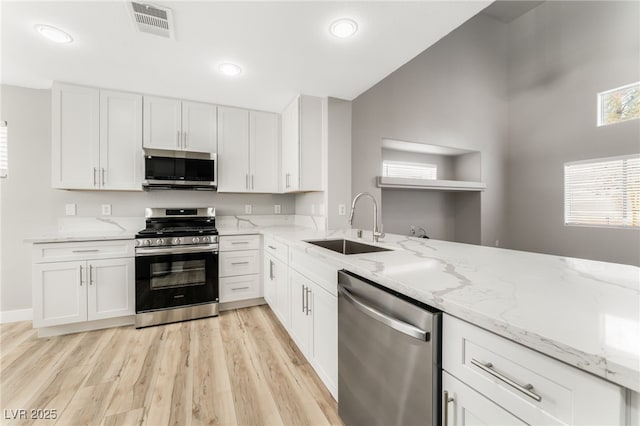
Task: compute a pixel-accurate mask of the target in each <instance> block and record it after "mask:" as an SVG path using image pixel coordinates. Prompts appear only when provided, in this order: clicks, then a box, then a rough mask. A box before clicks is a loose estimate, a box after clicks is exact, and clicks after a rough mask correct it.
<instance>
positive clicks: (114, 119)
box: [52, 83, 143, 190]
mask: <svg viewBox="0 0 640 426" xmlns="http://www.w3.org/2000/svg"><path fill="white" fill-rule="evenodd" d="M52 99H53V123H52V128H53V154H52V159H53V162H52V170H53V187H54V188H62V189H115V190H142V186H141V183H142V174H143V171H142V169H143V152H142V125H141V123H142V96H141V95H136V94H131V93H122V92H114V91H110V90H100V89H95V88H90V87H81V86H73V85H70V84H59V83H56V84H55V85H54V87H53V96H52Z"/></svg>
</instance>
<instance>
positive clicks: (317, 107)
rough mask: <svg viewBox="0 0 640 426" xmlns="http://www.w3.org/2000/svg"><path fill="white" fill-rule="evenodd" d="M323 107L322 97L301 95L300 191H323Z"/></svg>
mask: <svg viewBox="0 0 640 426" xmlns="http://www.w3.org/2000/svg"><path fill="white" fill-rule="evenodd" d="M323 109H324V108H323V100H322V98H318V97H315V96H307V95H301V96H300V117H299V119H300V123H299V126H300V148H299V149H300V154H299V161H300V165H299V167H298V170H299V173H300V176H299V185H300V186H299V188H298V189H299V190H300V191H322V186H323V185H322V169H323V162H324V158H323V152H322V151H323V149H322V146H323V137H324V135H323V132H324V130H323V129H324V119H323V115H324V111H323Z"/></svg>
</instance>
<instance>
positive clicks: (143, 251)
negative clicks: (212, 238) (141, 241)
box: [136, 244, 218, 256]
mask: <svg viewBox="0 0 640 426" xmlns="http://www.w3.org/2000/svg"><path fill="white" fill-rule="evenodd" d="M203 252H214V253H217V252H218V245H217V244H207V245H206V246H184V247H162V248H155V247H139V248H137V249H136V256H155V255H159V254H167V255H171V254H183V253H203Z"/></svg>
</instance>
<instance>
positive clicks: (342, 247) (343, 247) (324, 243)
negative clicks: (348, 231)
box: [305, 239, 391, 254]
mask: <svg viewBox="0 0 640 426" xmlns="http://www.w3.org/2000/svg"><path fill="white" fill-rule="evenodd" d="M305 242H307V243H309V244H313V245H315V246H318V247H322V248H326V249H329V250H333V251H335V252H336V253H340V254H362V253H373V252H376V251H391V250H390V249H387V248H384V247H378V246H372V245H370V244H364V243H358V242H356V241H351V240H344V239H340V240H308V241H305Z"/></svg>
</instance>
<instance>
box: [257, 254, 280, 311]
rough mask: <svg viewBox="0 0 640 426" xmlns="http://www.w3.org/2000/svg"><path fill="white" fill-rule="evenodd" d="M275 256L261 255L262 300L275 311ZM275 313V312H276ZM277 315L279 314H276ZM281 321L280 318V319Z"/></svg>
mask: <svg viewBox="0 0 640 426" xmlns="http://www.w3.org/2000/svg"><path fill="white" fill-rule="evenodd" d="M275 269H276V265H275V258H274V257H273V256H270V255H268V254H265V255H264V257H263V265H262V270H263V271H264V300H265V301H266V302H267V304H268V305H269V307H271V310H272V311H274V312H275V311H276V301H277V299H276V275H275ZM276 315H277V314H276ZM278 316H279V315H278ZM281 321H282V320H281Z"/></svg>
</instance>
